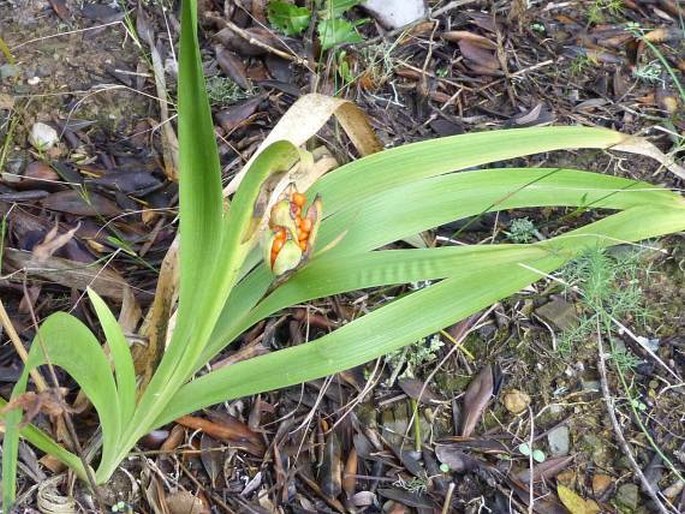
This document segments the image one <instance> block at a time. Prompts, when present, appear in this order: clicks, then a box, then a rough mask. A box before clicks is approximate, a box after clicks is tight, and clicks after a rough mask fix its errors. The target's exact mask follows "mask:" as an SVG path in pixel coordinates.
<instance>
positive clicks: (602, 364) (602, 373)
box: [597, 319, 671, 514]
mask: <svg viewBox="0 0 685 514" xmlns="http://www.w3.org/2000/svg"><path fill="white" fill-rule="evenodd" d="M597 349H598V351H599V361H598V367H599V378H600V384H601V386H602V396H603V398H604V403H606V406H607V413H608V414H609V419H610V420H611V426H612V427H613V429H614V434H615V435H616V439H617V440H618V443H619V446H620V447H621V450H623V453H624V454H625V455H626V457H628V461H629V462H630V466H631V467H632V468H633V472H634V473H635V474H636V475H637V476H638V478H639V479H640V483H641V484H642V488H643V489H644V491H645V492H646V493H647V494H648V495H649V497H650V498H651V499H652V501H653V502H654V504H655V505H656V508H657V510H658V511H659V512H660V513H661V514H671V513H670V512H669V510H668V509H667V508H666V507H665V506H664V504H663V503H662V502H661V500H660V499H659V496H658V494H657V492H656V491H655V490H654V487H652V484H650V483H649V480H647V477H645V474H644V473H643V472H642V469H640V465H639V464H638V463H637V461H636V460H635V457H634V456H633V452H632V451H631V449H630V446H629V445H628V442H627V441H626V438H625V437H624V435H623V431H622V430H621V425H620V424H619V423H618V419H617V418H616V412H615V411H614V400H613V398H612V396H611V392H610V391H609V381H608V379H607V369H606V356H605V354H604V345H603V344H602V333H601V331H600V327H599V319H598V320H597Z"/></svg>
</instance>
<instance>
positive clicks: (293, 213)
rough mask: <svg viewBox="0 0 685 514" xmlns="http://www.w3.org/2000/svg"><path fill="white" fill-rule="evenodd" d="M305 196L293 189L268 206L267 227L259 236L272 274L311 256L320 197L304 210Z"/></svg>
mask: <svg viewBox="0 0 685 514" xmlns="http://www.w3.org/2000/svg"><path fill="white" fill-rule="evenodd" d="M306 201H307V199H306V198H305V196H304V195H303V194H302V193H299V192H297V191H294V192H292V193H291V194H290V195H289V199H284V200H280V201H279V202H277V203H276V204H275V205H274V206H273V207H272V209H271V213H270V216H269V229H268V230H267V231H266V233H265V234H264V238H263V257H264V261H265V262H266V263H267V265H268V266H269V268H270V269H271V271H272V272H273V273H274V275H276V276H280V275H283V274H284V273H287V272H288V271H291V270H293V269H295V268H297V267H298V266H300V265H301V264H302V262H304V261H305V260H306V259H307V257H309V255H311V252H312V249H313V245H314V240H315V238H316V234H317V232H318V228H319V223H320V220H321V208H322V204H321V199H320V198H319V197H318V196H317V197H316V198H315V199H314V202H312V205H310V206H309V208H308V209H307V211H306V213H304V215H303V212H302V208H303V207H304V204H305V203H306Z"/></svg>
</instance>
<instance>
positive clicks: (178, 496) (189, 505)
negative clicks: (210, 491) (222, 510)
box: [164, 491, 211, 514]
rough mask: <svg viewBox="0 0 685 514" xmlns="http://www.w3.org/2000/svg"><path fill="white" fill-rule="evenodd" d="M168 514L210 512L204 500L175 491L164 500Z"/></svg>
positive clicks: (204, 513) (202, 513) (191, 494)
mask: <svg viewBox="0 0 685 514" xmlns="http://www.w3.org/2000/svg"><path fill="white" fill-rule="evenodd" d="M164 502H165V503H166V506H167V509H168V512H169V514H209V513H210V512H211V510H210V509H209V506H208V505H207V501H206V500H205V499H204V498H200V497H199V496H196V495H194V494H193V493H191V492H189V491H176V492H175V493H171V494H170V495H168V496H167V497H166V498H164Z"/></svg>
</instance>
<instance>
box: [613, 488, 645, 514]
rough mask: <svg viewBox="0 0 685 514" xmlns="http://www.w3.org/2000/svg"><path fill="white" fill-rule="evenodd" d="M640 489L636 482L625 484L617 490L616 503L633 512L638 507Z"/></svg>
mask: <svg viewBox="0 0 685 514" xmlns="http://www.w3.org/2000/svg"><path fill="white" fill-rule="evenodd" d="M639 497H640V490H639V488H638V486H637V485H635V484H623V485H622V486H621V487H619V488H618V491H617V492H616V503H618V504H619V505H622V506H623V507H625V508H627V509H629V510H630V511H631V512H632V511H634V510H635V509H637V502H638V499H639Z"/></svg>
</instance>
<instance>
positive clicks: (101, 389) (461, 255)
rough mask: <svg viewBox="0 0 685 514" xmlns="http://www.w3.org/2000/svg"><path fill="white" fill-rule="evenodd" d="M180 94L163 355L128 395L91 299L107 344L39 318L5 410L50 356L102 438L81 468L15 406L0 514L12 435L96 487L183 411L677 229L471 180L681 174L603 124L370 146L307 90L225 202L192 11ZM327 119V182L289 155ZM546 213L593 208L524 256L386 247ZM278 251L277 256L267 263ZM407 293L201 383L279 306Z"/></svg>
mask: <svg viewBox="0 0 685 514" xmlns="http://www.w3.org/2000/svg"><path fill="white" fill-rule="evenodd" d="M178 92H179V98H178V132H179V145H180V155H179V158H180V184H179V188H180V205H179V208H180V216H179V218H180V226H179V239H180V243H179V244H180V246H179V252H178V254H177V253H175V252H174V251H171V252H170V253H169V255H168V256H167V258H166V259H165V265H164V266H163V269H162V273H161V274H160V278H159V285H158V289H157V290H158V294H157V296H156V298H155V303H154V304H153V307H152V312H151V315H150V317H151V318H152V319H154V320H156V321H155V323H153V324H152V325H153V326H154V330H153V331H151V332H150V333H149V334H148V337H149V339H150V341H151V342H152V341H153V340H156V341H157V342H159V341H161V342H162V344H164V342H165V341H168V343H167V344H166V348H165V351H164V354H163V356H162V358H161V361H160V362H159V364H158V365H157V367H156V368H155V369H154V372H153V373H151V374H150V377H149V379H145V380H143V381H142V382H141V383H138V379H137V377H136V372H135V370H134V363H133V359H132V357H131V353H130V351H129V346H128V343H127V341H126V338H125V337H124V334H123V332H122V330H121V328H120V327H119V325H118V324H117V321H116V318H115V317H114V315H113V314H112V312H111V311H110V309H109V308H108V306H107V305H106V304H105V302H104V301H103V300H102V299H100V298H99V297H98V296H97V295H96V294H95V293H94V292H92V291H89V298H90V301H91V304H92V307H93V309H94V311H95V313H96V314H97V317H98V319H99V322H100V326H101V330H102V332H103V334H104V336H105V339H106V341H105V342H104V345H102V346H101V344H100V342H99V341H98V340H97V338H96V337H95V335H94V334H93V332H91V330H90V329H89V328H88V327H86V326H85V325H84V324H83V323H82V322H81V321H79V320H78V319H76V318H75V317H73V316H71V315H68V314H66V313H55V314H52V315H51V316H49V317H48V318H47V319H46V320H45V321H44V322H43V323H42V325H41V326H40V329H39V330H38V332H37V335H36V338H35V339H34V341H33V342H32V344H31V347H30V351H29V356H28V359H27V362H26V365H25V369H24V372H23V373H22V375H21V377H20V379H19V380H18V382H17V384H16V386H15V387H14V390H13V392H12V400H14V402H13V403H12V404H11V406H13V407H16V406H18V405H20V402H18V401H16V400H17V399H19V398H20V396H21V395H22V394H23V393H24V392H25V391H26V389H27V386H28V378H29V372H30V370H33V369H35V368H36V367H37V366H40V365H42V364H44V363H47V362H49V363H50V364H52V365H54V366H58V367H61V368H63V369H64V370H65V371H66V372H67V373H68V374H69V375H71V376H72V377H73V379H74V380H75V382H76V383H78V384H79V386H80V388H81V390H82V392H83V394H85V395H86V396H87V397H88V398H89V399H90V401H91V403H92V404H93V406H94V408H95V410H96V411H97V414H98V417H99V421H100V437H99V438H94V439H93V442H92V443H91V447H87V448H85V449H84V451H83V455H99V462H97V466H96V465H95V462H92V463H91V462H88V463H84V460H83V459H82V458H81V457H82V456H77V455H75V454H74V453H72V452H70V451H68V450H67V449H65V448H64V447H62V446H61V445H59V444H58V443H56V442H55V441H54V440H53V439H52V438H51V437H50V435H49V434H47V433H46V432H44V431H42V430H40V429H38V428H36V427H34V426H32V425H30V424H23V423H22V415H23V413H22V411H21V409H20V408H18V407H16V408H10V409H4V410H3V414H2V421H3V422H4V429H5V436H4V442H3V445H4V446H3V461H2V467H3V501H4V504H5V508H6V511H8V510H7V509H9V505H10V504H11V503H12V502H13V500H14V497H15V492H16V484H15V472H16V466H17V447H18V440H19V436H20V434H21V435H22V436H23V437H24V438H25V439H26V440H28V441H29V442H30V443H32V444H33V445H34V446H36V447H37V448H39V449H40V450H42V451H44V452H47V453H50V454H52V455H54V456H55V457H57V458H58V459H60V460H61V461H63V462H64V463H66V464H67V465H68V466H69V467H70V468H71V469H73V470H74V471H75V472H76V473H77V474H78V475H79V476H81V477H86V476H87V469H86V465H87V466H89V467H90V466H93V468H95V469H94V471H93V478H94V480H95V482H97V483H103V482H106V481H107V480H108V479H109V478H110V477H111V475H112V473H113V472H114V471H115V470H116V469H117V467H118V465H119V463H120V462H121V461H122V460H123V459H124V458H125V457H126V456H127V455H128V453H129V452H130V450H131V449H132V448H133V447H134V446H135V444H136V443H137V441H138V440H139V439H140V438H141V437H142V436H144V435H145V434H147V433H148V432H149V431H151V430H153V429H154V428H157V427H160V426H162V425H164V424H167V423H169V422H172V421H173V420H174V419H176V418H178V417H180V416H182V415H184V414H187V413H190V412H193V411H196V410H198V409H202V408H204V407H207V406H210V405H214V404H217V403H220V402H222V401H225V400H230V399H234V398H239V397H243V396H248V395H253V394H256V393H259V392H264V391H270V390H274V389H278V388H281V387H286V386H290V385H294V384H298V383H301V382H304V381H307V380H312V379H315V378H318V377H322V376H325V375H329V374H332V373H336V372H339V371H342V370H345V369H349V368H351V367H353V366H357V365H360V364H363V363H366V362H368V361H370V360H372V359H374V358H377V357H379V356H381V355H383V354H386V353H388V352H392V351H394V350H396V349H398V348H400V347H402V346H404V345H407V344H410V343H412V342H414V341H417V340H418V339H420V338H422V337H425V336H427V335H430V334H431V333H434V332H436V331H438V330H440V329H442V328H444V327H446V326H449V325H451V324H453V323H455V322H457V321H458V320H460V319H463V318H464V317H466V316H468V315H470V314H472V313H474V312H477V311H478V310H480V309H483V308H485V307H487V306H489V305H491V304H492V303H494V302H496V301H498V300H500V299H502V298H504V297H506V296H509V295H511V294H513V293H516V292H517V291H519V290H520V289H521V288H524V287H526V286H527V285H529V284H531V283H533V282H535V281H536V280H538V279H539V278H541V277H543V276H545V275H546V274H549V273H551V272H553V271H554V270H556V269H557V268H559V267H560V266H562V265H563V264H564V263H565V262H567V261H568V260H570V259H573V258H574V257H576V256H578V255H579V254H580V253H582V252H583V251H584V250H585V249H586V248H588V247H606V246H611V245H615V244H625V243H630V242H636V241H640V240H643V239H647V238H653V237H657V236H661V235H664V234H669V233H673V232H678V231H682V230H684V229H685V201H684V200H683V198H682V197H681V196H680V195H679V194H677V193H675V192H671V191H668V190H666V189H664V188H660V187H656V186H653V185H650V184H648V183H645V182H638V181H634V180H629V179H624V178H618V177H611V176H606V175H602V174H597V173H590V172H586V171H578V170H574V169H566V168H501V169H500V168H488V169H475V170H474V168H478V167H480V168H483V167H484V166H486V165H488V164H490V163H494V162H501V161H504V160H506V159H513V158H517V157H522V156H526V155H531V154H535V153H540V152H549V151H554V150H563V149H576V148H594V149H615V150H622V151H627V152H633V153H640V154H645V155H650V156H652V157H654V158H656V159H658V160H660V161H662V162H663V163H664V164H666V165H667V166H669V167H670V168H671V169H672V170H673V171H675V172H676V173H681V172H682V169H680V168H678V167H677V166H675V165H674V164H673V163H671V162H669V161H668V160H667V159H666V158H665V156H664V155H663V154H661V152H659V151H658V150H657V149H656V148H655V147H653V146H652V145H650V144H649V143H647V142H645V141H643V140H641V139H637V138H632V137H630V136H625V135H622V134H619V133H617V132H613V131H610V130H605V129H597V128H587V127H545V128H529V129H516V130H503V131H493V132H485V133H474V134H466V135H460V136H454V137H448V138H441V139H436V140H432V141H423V142H420V143H415V144H410V145H406V146H401V147H398V148H393V149H389V150H384V151H378V150H379V145H378V143H377V140H376V138H375V136H374V135H373V132H372V131H371V129H370V127H369V125H368V123H366V121H365V119H364V117H363V115H362V114H361V113H360V112H359V110H357V109H356V108H355V107H354V106H353V105H352V104H350V103H349V102H345V101H343V100H340V99H334V98H329V97H325V96H321V95H306V96H304V97H302V98H301V99H300V100H298V101H297V102H296V103H295V104H294V105H293V106H292V107H291V109H290V110H289V111H288V112H286V113H285V115H284V116H283V118H282V119H281V120H280V122H279V123H278V124H277V125H276V126H275V127H274V128H273V130H272V132H271V133H270V134H269V136H268V137H267V139H266V140H265V142H264V144H263V145H262V146H261V147H260V149H259V150H258V152H257V153H256V155H255V156H253V157H252V158H251V159H250V161H249V162H248V163H247V165H246V166H245V167H244V169H243V170H242V171H241V173H239V174H238V176H237V177H236V179H235V180H234V181H233V182H231V184H229V186H228V188H227V189H226V190H225V191H224V193H225V194H226V195H228V196H229V197H230V200H227V201H226V202H224V195H223V194H222V190H221V176H220V164H219V159H218V154H217V149H216V143H215V140H214V130H213V124H212V119H211V113H210V110H209V105H208V102H207V98H206V93H205V88H204V79H203V76H202V63H201V60H200V52H199V46H198V41H197V19H196V5H195V2H193V1H186V2H183V4H182V32H181V40H180V63H179V84H178ZM332 115H335V116H336V118H337V120H338V122H339V124H340V126H342V128H343V129H344V131H345V132H346V133H347V134H348V136H349V138H350V140H351V141H352V143H353V144H354V145H355V146H356V147H357V149H358V151H359V153H360V154H361V155H362V156H363V157H362V158H360V159H357V160H355V161H353V162H350V163H347V164H345V165H343V166H340V167H338V168H336V169H334V170H332V171H328V172H327V173H324V172H326V171H327V170H328V169H329V168H330V166H329V165H327V164H326V162H328V164H330V159H328V161H326V158H323V159H318V160H317V159H315V158H314V156H313V154H312V153H310V152H307V151H305V150H302V149H301V146H302V145H304V143H305V142H307V141H308V140H309V139H310V138H311V137H312V136H314V135H315V134H316V132H317V131H318V130H319V129H320V128H321V127H322V126H323V124H324V123H325V122H326V121H327V120H328V118H329V117H330V116H332ZM322 162H323V164H322ZM464 170H470V171H464ZM298 195H306V198H301V197H300V196H298ZM284 202H285V203H284ZM293 205H294V207H293ZM553 206H556V207H562V208H567V209H570V210H571V211H572V212H584V211H587V210H591V209H601V212H603V213H608V214H605V215H604V217H601V218H600V219H597V221H594V222H591V223H588V224H587V225H584V226H581V227H579V228H575V229H573V230H570V231H568V232H566V233H564V234H562V235H558V236H556V237H553V238H551V239H547V240H544V241H539V242H536V243H533V244H491V245H464V246H442V247H435V248H427V247H424V248H413V249H387V246H388V245H389V244H391V243H393V242H395V241H398V240H402V239H405V240H407V239H409V238H412V237H413V236H415V235H416V234H419V233H421V232H423V231H426V230H430V229H431V228H434V227H437V226H440V225H443V224H446V223H450V222H453V221H455V220H460V219H465V218H472V217H474V216H479V215H482V214H484V213H487V212H495V211H502V210H510V209H518V208H534V207H553ZM298 209H299V211H298ZM304 220H309V221H308V222H307V221H304ZM314 235H316V238H315V239H316V240H314ZM277 241H279V242H277ZM295 241H297V243H295ZM301 243H302V244H301ZM286 244H287V246H288V247H289V248H290V251H291V254H288V255H286V254H282V252H283V249H284V248H285V247H286ZM279 245H280V246H279ZM295 245H297V249H295ZM174 248H175V246H174ZM282 255H286V256H285V257H282ZM286 257H287V259H286ZM279 258H280V259H281V260H280V261H279ZM176 259H178V262H176ZM175 270H178V284H176V283H175V282H174V278H175V277H176V275H175ZM417 281H431V285H430V286H428V287H426V288H422V289H420V290H416V291H413V292H411V293H409V294H406V295H404V296H402V297H400V298H398V299H396V300H394V301H392V302H389V303H387V304H383V305H381V306H378V307H376V308H375V309H374V310H372V311H371V312H370V313H369V314H366V315H364V316H362V317H360V318H358V319H356V320H354V321H352V322H350V323H348V324H346V325H343V326H342V327H340V328H338V329H337V330H335V331H333V332H331V333H329V334H327V335H324V336H322V337H320V338H318V339H316V340H314V341H311V342H307V343H305V344H301V345H298V346H295V347H290V348H286V349H283V350H279V351H274V352H272V353H269V354H267V355H262V356H259V357H255V358H252V359H249V360H245V361H242V362H239V363H236V364H233V365H231V366H228V367H224V368H219V369H215V370H212V371H209V372H205V371H204V370H205V368H206V364H207V363H208V362H211V361H212V359H214V358H215V357H216V356H217V355H218V354H219V353H220V352H221V351H222V350H223V349H224V348H226V347H227V346H228V345H230V344H231V343H232V342H234V341H235V340H236V339H237V338H238V337H239V336H240V334H242V333H243V332H244V331H246V330H247V329H249V328H250V327H251V326H253V325H254V324H255V323H257V322H258V321H260V320H263V319H265V318H267V317H269V316H272V315H273V314H275V313H277V312H279V311H281V310H283V309H285V308H287V307H289V306H292V305H295V304H300V303H302V302H306V301H309V300H312V299H316V298H322V297H326V296H330V295H334V294H341V293H345V292H349V291H354V290H358V289H365V288H372V287H379V286H387V285H400V284H406V283H410V282H417ZM176 285H178V303H177V305H176V304H174V303H173V299H174V298H175V294H174V292H175V290H176ZM160 291H164V292H165V294H161V293H159V292H160ZM160 313H161V314H160ZM172 313H174V315H175V325H174V327H173V329H172V328H171V327H170V325H169V324H168V320H169V317H170V316H171V314H172ZM2 404H6V402H5V400H2ZM100 446H101V447H100ZM95 450H99V452H97V451H95Z"/></svg>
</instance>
